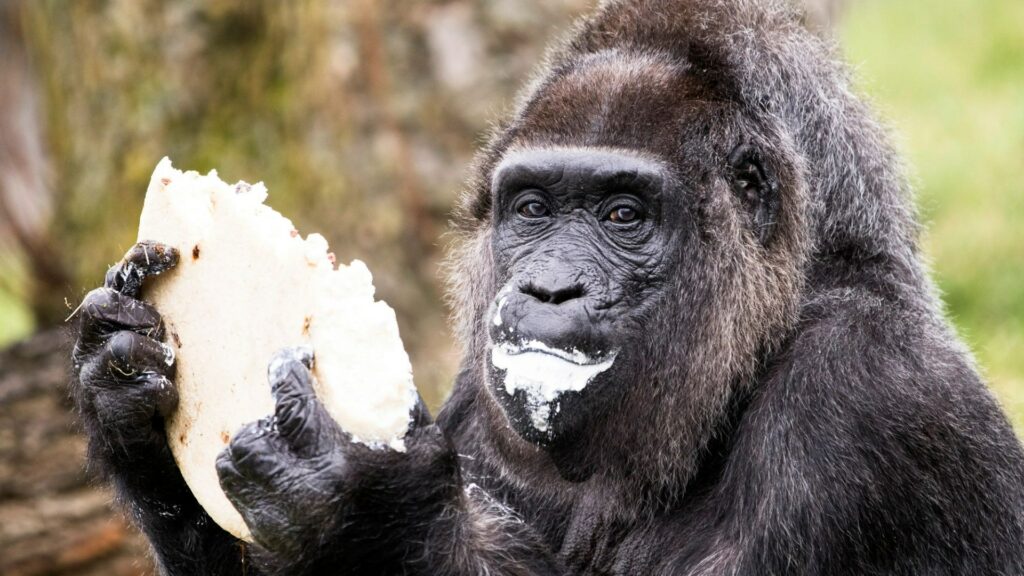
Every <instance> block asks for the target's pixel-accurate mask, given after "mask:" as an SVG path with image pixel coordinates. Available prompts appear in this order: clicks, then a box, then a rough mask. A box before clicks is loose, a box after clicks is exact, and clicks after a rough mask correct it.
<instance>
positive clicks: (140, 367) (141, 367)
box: [99, 330, 175, 382]
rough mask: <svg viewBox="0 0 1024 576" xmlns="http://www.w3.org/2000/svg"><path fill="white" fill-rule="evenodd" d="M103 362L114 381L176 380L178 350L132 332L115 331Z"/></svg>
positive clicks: (103, 352)
mask: <svg viewBox="0 0 1024 576" xmlns="http://www.w3.org/2000/svg"><path fill="white" fill-rule="evenodd" d="M99 359H100V360H101V361H104V362H103V366H105V367H106V369H107V375H108V376H109V378H110V379H111V380H112V381H114V382H118V381H131V382H134V381H137V380H140V379H142V378H143V377H145V376H146V375H148V374H160V375H163V376H166V377H167V378H173V377H174V371H175V363H174V349H173V348H171V347H170V346H168V345H166V344H164V343H162V342H158V341H157V340H154V339H152V338H147V337H146V336H142V335H141V334H136V333H135V332H131V331H128V330H122V331H120V332H115V333H114V335H113V336H111V337H110V339H109V340H107V343H106V345H105V346H104V348H103V350H102V351H101V352H100V355H99Z"/></svg>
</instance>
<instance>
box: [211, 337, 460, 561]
mask: <svg viewBox="0 0 1024 576" xmlns="http://www.w3.org/2000/svg"><path fill="white" fill-rule="evenodd" d="M312 360H313V358H312V353H311V352H310V351H309V350H308V349H303V348H289V349H285V350H282V351H281V352H279V353H278V354H277V355H276V356H275V357H274V358H273V360H271V362H270V367H269V370H268V377H269V381H270V386H271V390H272V392H273V396H274V399H275V403H276V408H275V412H274V414H273V415H271V416H268V417H266V418H264V419H262V420H260V421H257V422H253V423H250V424H248V425H246V426H244V427H243V428H242V429H241V430H239V431H238V432H237V433H236V434H235V435H234V437H233V438H232V440H231V443H230V445H229V446H228V447H227V448H226V449H225V450H224V451H223V452H222V453H221V454H220V456H219V457H218V458H217V472H218V474H219V476H220V482H221V486H222V487H223V488H224V492H225V493H226V494H227V496H228V498H229V499H230V500H231V502H232V503H233V504H234V505H235V507H236V508H237V509H238V510H239V512H240V513H241V514H242V517H243V518H244V519H245V522H246V524H247V525H248V526H249V528H250V530H251V531H252V536H253V540H254V541H255V542H256V544H257V545H258V546H259V547H260V548H262V549H263V550H264V551H265V552H266V555H267V556H268V557H267V558H265V560H266V561H267V562H268V563H269V564H271V565H272V566H275V567H276V568H278V569H280V570H282V571H283V573H287V574H296V573H306V574H310V573H321V572H323V571H330V572H331V573H367V574H369V573H376V574H383V573H388V574H390V573H402V572H404V571H407V569H408V565H407V564H403V562H408V561H409V559H410V558H416V557H422V556H423V555H424V554H423V550H422V549H421V548H422V547H423V546H424V545H425V544H426V542H427V541H428V539H429V534H428V532H429V531H430V530H435V531H436V530H438V529H440V531H441V532H444V527H443V526H442V525H443V524H444V521H443V520H442V518H443V517H444V516H445V515H444V514H443V512H444V511H445V510H446V508H448V507H450V506H455V505H456V504H457V501H458V495H459V494H460V493H461V490H459V473H458V467H457V459H456V455H455V452H454V450H453V448H452V446H451V444H450V443H449V442H448V441H447V440H446V439H445V438H444V437H443V436H442V435H441V433H440V431H439V430H438V429H437V427H436V426H435V425H432V424H430V423H429V417H428V415H427V414H426V411H425V410H424V409H422V404H421V405H420V407H418V408H417V412H418V413H417V415H416V418H414V423H413V426H412V429H411V430H410V431H409V433H408V434H407V436H406V438H405V442H406V451H405V452H398V451H396V450H392V449H390V448H371V447H369V446H366V445H364V444H361V443H358V442H354V441H352V439H351V438H350V437H349V436H348V435H347V434H346V433H345V432H344V431H342V430H341V429H340V428H339V427H338V425H337V424H336V423H335V422H334V420H333V419H332V418H331V416H330V415H329V414H328V413H327V411H326V410H325V409H324V407H323V405H322V404H321V403H320V401H319V400H318V399H317V398H316V396H315V394H314V391H313V375H312V374H311V372H310V368H311V366H312Z"/></svg>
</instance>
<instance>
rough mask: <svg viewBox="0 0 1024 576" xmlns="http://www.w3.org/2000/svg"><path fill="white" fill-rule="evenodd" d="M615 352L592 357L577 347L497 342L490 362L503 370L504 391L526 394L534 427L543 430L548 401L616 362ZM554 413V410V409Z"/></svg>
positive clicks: (582, 385)
mask: <svg viewBox="0 0 1024 576" xmlns="http://www.w3.org/2000/svg"><path fill="white" fill-rule="evenodd" d="M615 356H616V352H614V351H613V352H611V353H609V354H607V355H605V356H603V357H600V358H591V357H590V356H588V355H587V354H584V353H583V352H580V351H579V350H561V349H558V348H552V347H550V346H548V345H546V344H544V343H543V342H538V341H531V342H527V343H525V344H522V345H518V346H517V345H513V344H496V345H494V346H493V347H492V348H491V362H492V363H493V364H494V366H495V368H498V369H501V370H504V371H505V391H506V392H508V393H509V395H511V394H514V393H515V391H516V390H522V391H523V392H525V393H526V396H527V401H528V402H529V408H530V412H531V418H530V419H531V422H532V423H533V426H534V428H536V429H537V430H540V431H542V432H543V431H546V430H547V427H548V423H549V418H550V416H551V407H550V405H549V404H550V403H551V402H553V401H555V400H556V399H558V397H559V396H561V395H562V394H563V393H565V392H570V391H571V392H579V391H580V390H583V388H585V387H586V386H587V384H589V383H590V381H591V380H593V379H594V377H595V376H597V375H598V374H600V373H601V372H604V371H605V370H607V369H608V368H610V367H611V365H612V363H613V362H615ZM556 412H557V409H556Z"/></svg>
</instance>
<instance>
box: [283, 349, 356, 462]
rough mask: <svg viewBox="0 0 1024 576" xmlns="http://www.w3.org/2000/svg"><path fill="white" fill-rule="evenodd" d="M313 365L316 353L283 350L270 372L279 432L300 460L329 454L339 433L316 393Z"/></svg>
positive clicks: (306, 350) (305, 350)
mask: <svg viewBox="0 0 1024 576" xmlns="http://www.w3.org/2000/svg"><path fill="white" fill-rule="evenodd" d="M312 365H313V351H312V350H311V349H309V348H308V347H295V348H285V349H283V350H280V351H279V352H278V353H277V354H275V355H274V358H273V359H271V361H270V365H269V367H268V369H267V379H268V380H269V381H270V391H271V394H273V396H274V403H275V407H274V415H275V417H276V424H277V429H276V431H277V433H279V434H280V435H281V437H282V438H283V439H284V441H285V442H287V443H288V445H289V446H290V447H291V449H292V451H293V452H294V453H295V454H296V455H297V456H300V457H309V456H315V455H318V454H322V453H323V452H326V451H327V450H329V449H330V447H331V445H332V442H331V439H332V438H334V437H335V436H336V432H338V429H337V426H336V425H335V424H334V420H333V419H331V417H330V415H329V414H328V413H327V411H326V410H325V409H324V407H323V405H322V404H321V403H320V400H319V399H318V398H317V397H316V392H314V390H313V384H314V378H313V374H312V372H310V368H311V367H312Z"/></svg>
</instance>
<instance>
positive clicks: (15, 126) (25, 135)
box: [0, 0, 70, 326]
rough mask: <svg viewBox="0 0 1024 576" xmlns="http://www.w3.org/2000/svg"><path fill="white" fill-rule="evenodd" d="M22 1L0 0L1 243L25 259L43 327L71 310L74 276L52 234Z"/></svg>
mask: <svg viewBox="0 0 1024 576" xmlns="http://www.w3.org/2000/svg"><path fill="white" fill-rule="evenodd" d="M22 1H23V0H0V248H2V247H3V245H4V244H13V245H14V246H15V247H16V252H17V254H18V255H19V256H20V257H21V259H22V260H23V261H24V264H25V267H26V268H27V271H28V281H27V282H25V283H24V285H23V286H22V287H20V288H16V287H13V286H4V285H3V284H2V283H0V290H20V291H24V294H23V299H24V300H26V301H28V303H29V305H30V307H31V310H32V313H33V316H34V317H35V320H36V324H37V325H38V326H53V325H56V324H57V323H59V322H60V321H61V320H62V319H63V318H64V316H66V315H67V308H66V307H65V306H64V295H65V294H67V291H68V286H69V284H70V277H69V275H68V273H67V270H65V268H64V267H63V266H62V264H61V258H60V257H59V254H58V253H57V250H56V248H55V243H54V242H53V240H52V238H51V236H50V234H51V233H52V231H51V229H50V227H49V224H50V217H51V215H52V212H53V204H54V198H53V189H52V188H51V186H50V185H49V180H50V179H49V177H48V176H49V161H48V158H47V156H46V151H45V148H44V145H43V132H42V125H41V120H40V116H39V115H40V106H39V94H38V89H37V84H36V77H35V75H34V74H33V72H32V68H31V66H30V63H29V59H28V54H27V51H26V49H25V37H24V31H23V27H22V17H23V12H22V7H23V4H22Z"/></svg>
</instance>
